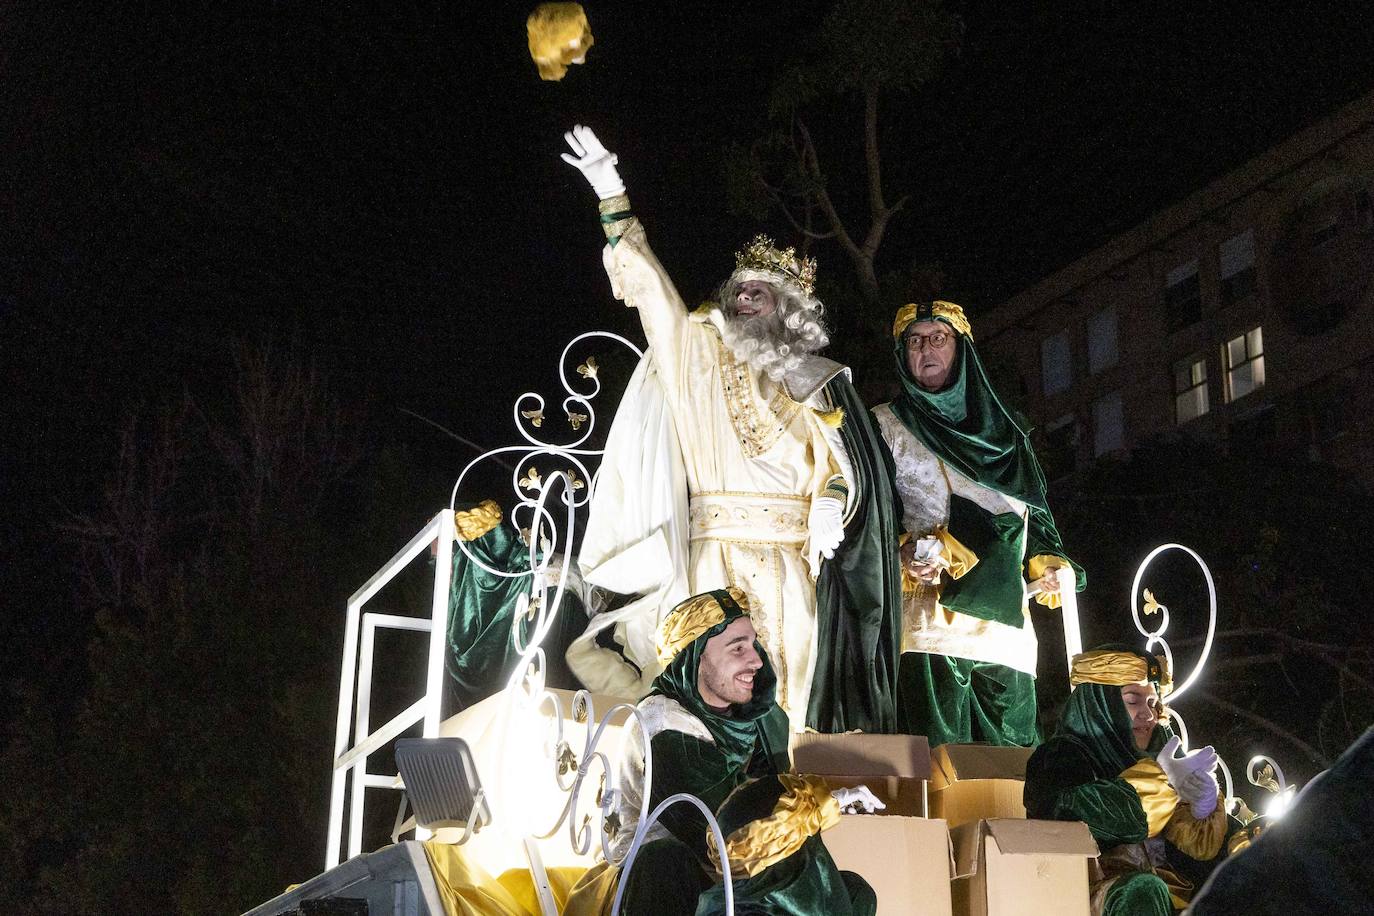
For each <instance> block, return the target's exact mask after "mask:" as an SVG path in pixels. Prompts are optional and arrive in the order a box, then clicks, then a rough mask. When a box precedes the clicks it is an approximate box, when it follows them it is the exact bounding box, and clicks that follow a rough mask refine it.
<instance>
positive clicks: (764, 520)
mask: <svg viewBox="0 0 1374 916" xmlns="http://www.w3.org/2000/svg"><path fill="white" fill-rule="evenodd" d="M810 511H811V499H810V497H807V496H793V495H791V494H789V493H721V492H706V493H695V494H693V495H692V498H691V500H690V502H689V503H688V508H687V514H688V516H689V518H690V521H691V537H692V540H731V541H762V542H765V543H770V544H785V545H789V546H796V547H800V546H801V545H802V544H804V543H805V542H806V538H807V535H808V533H809V532H808V529H807V525H806V519H807V516H808V515H809V514H810Z"/></svg>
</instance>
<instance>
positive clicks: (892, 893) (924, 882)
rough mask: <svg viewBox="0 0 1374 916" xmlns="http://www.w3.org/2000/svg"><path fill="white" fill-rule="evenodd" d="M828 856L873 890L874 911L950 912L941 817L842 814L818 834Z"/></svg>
mask: <svg viewBox="0 0 1374 916" xmlns="http://www.w3.org/2000/svg"><path fill="white" fill-rule="evenodd" d="M821 839H822V840H823V841H824V842H825V848H826V849H827V850H829V852H830V857H831V858H832V859H834V860H835V864H836V865H838V866H839V867H840V868H841V869H842V870H844V871H852V872H857V873H858V874H859V875H860V876H861V877H862V878H863V879H864V880H865V881H867V882H868V883H869V884H870V885H871V886H872V887H873V890H874V891H875V892H876V893H877V895H878V916H898V914H902V916H905V914H909V913H921V914H928V916H950V914H951V913H952V910H951V906H952V903H951V896H950V874H951V868H952V866H953V856H952V853H951V849H950V843H949V829H948V827H946V825H945V822H944V821H938V820H928V819H926V818H923V817H899V816H898V817H875V816H873V815H868V814H845V815H842V816H841V817H840V822H839V823H838V824H836V825H835V826H834V827H831V828H830V829H829V830H827V831H825V832H824V833H822V834H821Z"/></svg>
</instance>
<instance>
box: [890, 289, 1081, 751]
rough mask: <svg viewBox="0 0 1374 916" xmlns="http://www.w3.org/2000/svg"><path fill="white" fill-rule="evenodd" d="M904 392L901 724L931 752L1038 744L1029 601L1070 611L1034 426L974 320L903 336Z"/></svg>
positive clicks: (924, 314) (896, 330)
mask: <svg viewBox="0 0 1374 916" xmlns="http://www.w3.org/2000/svg"><path fill="white" fill-rule="evenodd" d="M892 333H893V338H894V341H895V344H896V347H895V352H896V362H897V371H898V377H899V379H900V381H901V385H902V394H901V395H900V396H899V397H897V398H896V399H894V400H893V401H892V402H891V403H888V404H883V405H880V406H878V407H876V408H874V410H873V414H874V416H875V417H876V419H877V421H878V428H879V430H880V431H881V433H882V437H883V439H884V441H886V443H887V445H888V448H890V449H891V452H892V458H893V461H894V463H895V465H896V483H897V491H898V493H899V494H900V496H901V504H902V528H903V529H904V536H903V537H904V542H903V544H902V546H901V549H900V562H901V566H902V571H903V574H904V592H903V596H902V620H901V662H900V667H899V672H898V687H897V716H898V723H899V727H900V730H901V731H903V732H907V733H909V734H916V735H925V736H927V737H928V738H929V739H930V743H931V745H932V746H934V745H939V744H946V743H965V742H969V741H986V742H988V743H990V744H1003V745H1021V746H1026V747H1029V746H1031V745H1034V744H1035V743H1037V741H1038V740H1039V735H1040V732H1039V726H1038V724H1037V720H1036V704H1035V662H1036V638H1035V629H1034V627H1033V626H1032V625H1031V618H1030V611H1029V604H1028V603H1027V600H1026V595H1027V593H1032V594H1035V595H1036V601H1038V602H1039V603H1041V604H1045V605H1047V606H1049V607H1058V606H1059V600H1060V599H1059V595H1058V593H1057V590H1058V588H1059V578H1058V577H1059V574H1060V572H1061V571H1062V572H1063V573H1064V574H1065V575H1066V576H1070V575H1076V576H1077V583H1076V585H1077V587H1078V588H1080V589H1081V588H1082V587H1083V576H1082V572H1081V571H1080V570H1078V569H1077V567H1075V566H1074V565H1073V564H1072V563H1071V562H1070V561H1069V560H1067V559H1065V555H1064V548H1063V545H1062V543H1061V542H1060V538H1059V532H1058V531H1057V530H1056V528H1055V526H1054V518H1053V516H1051V515H1050V511H1049V506H1048V505H1047V503H1046V501H1045V477H1044V474H1043V473H1042V472H1041V470H1040V464H1039V462H1038V461H1037V460H1036V458H1035V453H1034V452H1033V451H1031V447H1030V442H1029V439H1028V437H1027V434H1026V430H1025V429H1024V428H1023V427H1022V426H1021V425H1020V424H1018V422H1017V421H1016V419H1014V418H1013V416H1012V414H1011V412H1010V411H1008V410H1007V408H1006V407H1005V406H1003V404H1002V402H1001V400H999V399H998V397H997V394H996V392H995V391H993V389H992V386H991V385H990V384H989V383H988V378H987V375H986V373H985V372H984V371H983V364H982V362H981V361H980V360H979V358H978V352H977V350H975V349H974V346H973V331H972V329H971V328H970V326H969V322H968V319H967V318H966V317H965V316H964V310H963V309H962V308H960V307H959V306H958V305H956V304H954V303H953V302H941V301H935V302H924V303H911V304H908V305H905V306H903V307H902V308H901V309H900V310H899V311H898V312H897V317H896V320H895V321H894V323H893V327H892Z"/></svg>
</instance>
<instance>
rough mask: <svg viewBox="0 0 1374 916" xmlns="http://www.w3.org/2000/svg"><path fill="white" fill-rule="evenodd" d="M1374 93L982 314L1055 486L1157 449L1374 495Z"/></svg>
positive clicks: (984, 340) (984, 334) (991, 353)
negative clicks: (1295, 462)
mask: <svg viewBox="0 0 1374 916" xmlns="http://www.w3.org/2000/svg"><path fill="white" fill-rule="evenodd" d="M1372 195H1374V93H1371V94H1369V95H1367V96H1365V97H1364V98H1362V99H1360V100H1358V101H1356V102H1354V103H1351V104H1350V105H1348V106H1347V107H1345V108H1344V109H1342V110H1340V111H1339V112H1337V113H1336V114H1334V115H1332V116H1330V117H1328V118H1325V119H1323V120H1322V121H1320V122H1318V123H1315V124H1313V125H1312V126H1310V127H1308V128H1306V129H1304V130H1303V131H1301V132H1299V133H1298V134H1296V135H1294V136H1292V137H1290V138H1289V139H1287V140H1285V141H1284V142H1282V143H1280V144H1279V145H1277V146H1276V147H1274V148H1272V149H1271V150H1269V151H1268V152H1266V153H1264V154H1262V155H1260V156H1258V157H1256V158H1255V159H1253V160H1251V161H1250V162H1248V163H1246V164H1245V165H1243V166H1241V167H1240V168H1238V169H1236V170H1234V171H1232V172H1230V173H1229V174H1227V175H1225V176H1223V177H1222V178H1220V179H1218V180H1216V181H1214V182H1213V183H1212V184H1210V185H1208V186H1207V187H1205V188H1203V189H1202V190H1200V191H1198V192H1196V193H1194V194H1192V195H1191V196H1189V197H1188V198H1186V199H1184V200H1182V201H1180V202H1179V203H1176V204H1174V205H1172V206H1170V207H1168V208H1166V209H1164V210H1161V211H1159V212H1158V213H1156V214H1155V215H1153V216H1152V217H1150V218H1149V219H1147V220H1146V221H1145V222H1143V223H1141V224H1140V225H1138V226H1136V227H1135V228H1134V229H1132V230H1130V231H1128V232H1126V233H1123V234H1122V235H1119V236H1117V237H1116V238H1114V239H1112V240H1110V241H1109V242H1107V243H1106V244H1104V245H1102V246H1101V247H1099V248H1098V249H1096V250H1095V251H1092V252H1090V253H1089V254H1087V255H1085V256H1084V257H1082V258H1080V259H1078V260H1077V261H1075V262H1073V263H1072V264H1070V265H1068V266H1067V267H1065V268H1063V269H1062V270H1059V271H1058V272H1056V273H1054V274H1053V275H1051V276H1049V277H1046V278H1045V279H1043V280H1041V281H1040V282H1038V283H1036V284H1035V285H1034V286H1032V287H1030V288H1028V289H1026V290H1024V291H1022V292H1020V293H1018V294H1017V295H1015V296H1013V297H1012V298H1010V299H1008V300H1007V301H1005V302H1003V303H1001V304H1000V305H998V306H996V307H995V308H993V309H991V310H989V311H988V312H986V313H984V314H982V315H979V317H978V321H977V325H978V335H979V350H980V351H982V352H983V353H984V354H986V356H985V358H987V359H988V360H989V362H990V363H993V364H997V365H999V366H1000V367H1001V371H1002V373H1011V372H1014V373H1015V375H1016V376H1017V379H1018V380H1019V383H1020V388H1021V391H1020V394H1021V395H1022V397H1021V398H1020V402H1021V404H1022V405H1023V406H1024V407H1025V408H1026V410H1027V412H1028V413H1029V414H1030V418H1031V420H1032V422H1033V424H1034V425H1035V427H1036V433H1035V438H1036V446H1037V450H1038V451H1039V452H1040V455H1041V458H1042V460H1043V461H1044V463H1045V466H1046V472H1047V474H1048V475H1049V476H1050V478H1051V479H1057V478H1063V477H1066V476H1068V475H1071V474H1073V473H1074V472H1075V471H1078V470H1081V469H1082V468H1084V467H1086V466H1087V465H1088V464H1090V463H1091V462H1092V461H1094V460H1096V459H1097V458H1099V457H1102V456H1105V455H1113V454H1124V453H1125V452H1127V451H1129V450H1130V449H1131V447H1132V446H1133V445H1135V444H1137V443H1140V442H1143V441H1145V440H1147V439H1150V438H1153V437H1157V436H1161V435H1163V436H1168V435H1183V436H1196V437H1200V438H1205V439H1210V440H1213V441H1216V442H1218V443H1220V444H1223V445H1224V446H1225V447H1226V448H1228V449H1231V450H1235V449H1242V448H1244V449H1253V450H1257V451H1260V452H1264V453H1266V454H1268V453H1279V452H1285V453H1288V454H1294V453H1295V452H1296V453H1301V454H1303V455H1305V456H1307V457H1310V458H1312V459H1314V460H1319V461H1325V462H1329V463H1331V464H1334V465H1337V466H1339V467H1343V468H1347V469H1355V470H1358V471H1361V472H1362V474H1363V476H1364V479H1365V480H1366V481H1367V482H1369V483H1371V484H1374V420H1371V417H1374V283H1372V282H1371V280H1374V196H1372Z"/></svg>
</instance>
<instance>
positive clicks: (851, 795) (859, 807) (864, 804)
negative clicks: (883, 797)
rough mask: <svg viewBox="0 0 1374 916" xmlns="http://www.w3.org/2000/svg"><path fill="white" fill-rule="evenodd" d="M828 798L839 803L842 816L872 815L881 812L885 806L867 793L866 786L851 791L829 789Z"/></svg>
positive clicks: (870, 793) (874, 796)
mask: <svg viewBox="0 0 1374 916" xmlns="http://www.w3.org/2000/svg"><path fill="white" fill-rule="evenodd" d="M830 797H831V798H833V799H835V801H837V802H839V803H840V812H841V813H842V814H872V813H873V812H874V811H882V810H883V809H884V808H886V807H887V805H885V804H883V803H882V802H880V801H878V797H877V796H876V795H874V794H873V793H872V792H870V791H868V786H855V787H854V788H852V789H831V790H830Z"/></svg>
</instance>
